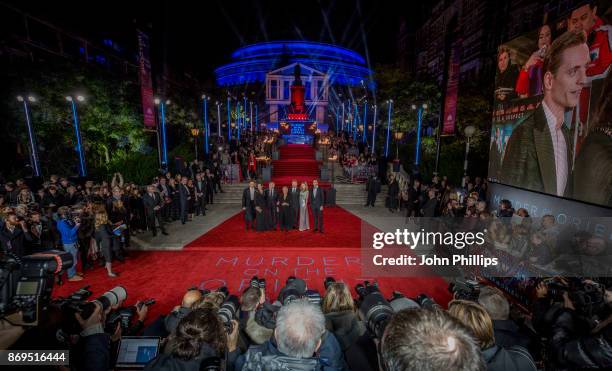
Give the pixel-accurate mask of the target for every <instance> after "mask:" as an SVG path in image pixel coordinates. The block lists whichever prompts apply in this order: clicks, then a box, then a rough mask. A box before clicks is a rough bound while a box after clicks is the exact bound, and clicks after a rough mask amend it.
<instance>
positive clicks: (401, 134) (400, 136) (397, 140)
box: [393, 131, 404, 161]
mask: <svg viewBox="0 0 612 371" xmlns="http://www.w3.org/2000/svg"><path fill="white" fill-rule="evenodd" d="M403 136H404V133H402V132H401V131H396V132H395V133H394V134H393V137H394V138H395V160H396V161H399V141H400V140H402V137H403Z"/></svg>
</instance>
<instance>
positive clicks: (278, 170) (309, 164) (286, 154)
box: [272, 144, 329, 188]
mask: <svg viewBox="0 0 612 371" xmlns="http://www.w3.org/2000/svg"><path fill="white" fill-rule="evenodd" d="M279 158H280V160H275V161H272V166H273V172H272V181H274V183H275V184H276V186H277V187H282V186H285V185H286V186H290V185H291V181H292V180H293V179H295V180H297V181H298V184H300V183H302V182H304V181H306V182H308V186H311V184H312V181H313V179H318V178H319V176H320V174H321V173H320V171H319V166H321V161H317V160H316V159H315V149H314V148H312V146H310V145H307V144H288V145H285V146H282V147H280V148H279ZM319 187H321V188H326V187H329V182H319Z"/></svg>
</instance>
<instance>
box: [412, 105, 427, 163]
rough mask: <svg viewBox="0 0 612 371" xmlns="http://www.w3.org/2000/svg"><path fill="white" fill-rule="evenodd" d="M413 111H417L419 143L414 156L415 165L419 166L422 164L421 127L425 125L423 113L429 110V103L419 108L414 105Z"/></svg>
mask: <svg viewBox="0 0 612 371" xmlns="http://www.w3.org/2000/svg"><path fill="white" fill-rule="evenodd" d="M412 109H413V110H417V143H416V149H415V154H414V165H415V166H419V163H420V162H421V127H422V124H423V111H424V110H426V109H427V103H423V104H420V105H419V106H418V107H417V105H416V104H413V105H412Z"/></svg>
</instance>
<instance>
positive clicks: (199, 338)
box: [145, 308, 238, 371]
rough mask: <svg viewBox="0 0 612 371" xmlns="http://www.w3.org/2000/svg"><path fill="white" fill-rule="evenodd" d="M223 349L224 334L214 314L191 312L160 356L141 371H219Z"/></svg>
mask: <svg viewBox="0 0 612 371" xmlns="http://www.w3.org/2000/svg"><path fill="white" fill-rule="evenodd" d="M237 327H238V326H234V328H236V329H237ZM231 336H232V335H231V334H230V335H229V337H230V338H231ZM227 348H228V334H227V333H226V331H225V326H224V325H223V323H222V321H221V319H220V318H219V316H218V315H217V313H216V311H215V310H214V309H212V308H206V309H205V308H201V309H195V310H193V311H191V312H190V313H189V314H187V315H186V316H185V317H184V318H182V319H181V320H180V321H179V323H178V326H177V327H176V331H175V332H174V333H173V334H172V335H170V337H169V338H168V341H167V343H166V346H165V349H164V352H163V353H162V354H160V355H159V356H158V357H157V358H155V359H154V360H153V361H151V362H149V364H147V365H146V367H145V370H193V371H199V370H200V369H203V370H206V369H209V368H212V369H219V368H220V366H221V359H222V358H223V357H224V355H225V352H226V349H227Z"/></svg>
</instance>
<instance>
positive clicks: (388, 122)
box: [385, 99, 393, 158]
mask: <svg viewBox="0 0 612 371" xmlns="http://www.w3.org/2000/svg"><path fill="white" fill-rule="evenodd" d="M387 105H388V107H389V109H388V111H387V140H386V141H385V157H386V158H388V157H389V136H390V134H391V109H392V106H393V100H391V99H390V100H388V101H387Z"/></svg>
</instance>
